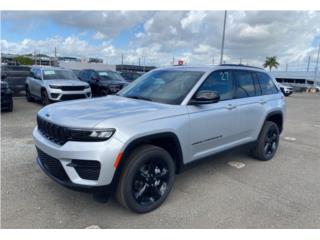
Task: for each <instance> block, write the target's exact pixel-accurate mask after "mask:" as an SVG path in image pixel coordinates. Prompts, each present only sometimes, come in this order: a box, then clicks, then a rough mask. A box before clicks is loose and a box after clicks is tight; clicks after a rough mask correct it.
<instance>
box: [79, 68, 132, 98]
mask: <svg viewBox="0 0 320 240" xmlns="http://www.w3.org/2000/svg"><path fill="white" fill-rule="evenodd" d="M78 78H79V79H80V80H82V81H84V82H87V83H89V84H90V87H91V91H92V94H93V95H96V96H106V95H109V94H115V93H117V92H118V91H119V90H121V89H122V88H123V87H125V86H127V85H128V84H129V83H128V82H127V81H126V80H124V79H123V77H122V76H121V75H120V74H119V73H118V72H115V71H111V70H104V71H102V70H98V71H97V70H92V69H86V70H83V71H81V72H79V74H78Z"/></svg>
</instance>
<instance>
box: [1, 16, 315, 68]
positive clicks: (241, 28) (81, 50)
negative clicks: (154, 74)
mask: <svg viewBox="0 0 320 240" xmlns="http://www.w3.org/2000/svg"><path fill="white" fill-rule="evenodd" d="M223 14H224V12H223V11H158V12H150V11H129V12H126V11H122V12H120V11H108V12H101V11H84V12H81V11H74V12H37V13H35V12H3V14H2V17H1V20H2V21H7V20H11V21H13V22H17V21H23V22H24V23H25V24H20V25H19V24H16V27H17V28H19V26H23V27H25V25H26V24H27V22H28V20H30V19H35V18H36V19H38V20H41V19H51V20H52V21H54V22H55V23H57V24H59V25H61V26H63V27H72V28H76V29H79V32H80V33H81V32H90V31H93V32H95V35H93V36H92V37H93V38H94V39H102V40H108V41H109V42H105V43H103V44H100V45H92V44H90V43H88V42H87V41H84V40H82V39H81V38H79V37H81V36H82V35H81V34H78V36H79V37H77V36H70V37H68V38H62V37H59V36H57V37H51V38H47V39H43V40H37V41H36V40H33V39H25V40H23V41H20V42H11V41H9V40H8V39H7V38H6V36H2V39H3V40H1V47H2V52H16V53H29V52H33V51H34V50H37V49H39V50H40V51H41V52H43V53H47V54H50V55H53V51H54V50H53V49H54V46H57V48H58V52H59V53H60V54H61V55H71V56H96V57H102V58H104V59H109V61H110V59H113V60H111V61H114V62H117V63H119V62H120V59H121V54H122V53H123V54H124V55H125V60H126V61H128V62H132V63H137V62H138V59H139V57H140V59H141V58H142V56H145V57H146V61H147V63H150V64H155V65H163V64H169V63H170V61H172V57H173V56H175V58H176V59H179V58H181V59H184V60H186V62H188V63H212V61H213V59H215V62H216V63H217V61H218V59H219V53H220V46H221V33H222V24H223ZM319 22H320V13H319V12H307V11H303V12H293V11H286V12H283V11H249V12H243V11H228V18H227V26H226V42H225V59H226V60H227V61H229V62H233V63H238V62H239V61H240V58H241V59H242V61H243V63H249V64H257V65H259V66H261V64H262V62H263V61H264V59H265V57H266V56H274V55H275V56H278V57H279V59H280V63H281V64H282V65H285V63H286V62H289V63H290V62H303V61H304V62H306V61H307V58H308V56H309V55H311V56H312V60H313V61H314V60H315V58H316V57H315V56H316V53H317V49H316V47H312V42H314V41H315V39H316V37H317V36H318V39H319V41H320V24H319ZM17 23H18V22H17ZM31 23H34V21H31ZM137 26H143V28H142V29H141V30H140V28H137ZM21 28H22V27H21ZM134 28H136V29H138V31H137V32H136V33H135V34H134V35H133V37H132V39H129V42H130V44H129V45H128V46H127V47H124V48H123V49H119V48H116V47H114V46H113V45H112V44H111V42H112V39H113V38H115V37H116V36H118V34H119V33H120V32H122V31H124V30H128V29H129V30H132V29H134ZM22 33H23V32H22ZM22 33H21V34H22Z"/></svg>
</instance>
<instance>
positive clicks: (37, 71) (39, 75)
mask: <svg viewBox="0 0 320 240" xmlns="http://www.w3.org/2000/svg"><path fill="white" fill-rule="evenodd" d="M34 77H35V79H38V80H41V79H42V78H41V70H40V69H35V71H34Z"/></svg>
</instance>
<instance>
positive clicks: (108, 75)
mask: <svg viewBox="0 0 320 240" xmlns="http://www.w3.org/2000/svg"><path fill="white" fill-rule="evenodd" d="M98 74H99V76H100V78H101V79H102V80H119V81H124V79H123V77H122V76H121V75H120V74H119V73H117V72H112V71H98Z"/></svg>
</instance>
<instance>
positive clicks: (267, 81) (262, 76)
mask: <svg viewBox="0 0 320 240" xmlns="http://www.w3.org/2000/svg"><path fill="white" fill-rule="evenodd" d="M256 74H257V77H258V80H259V83H260V87H261V92H262V95H268V94H275V93H277V92H278V89H277V87H276V85H275V84H274V82H273V81H272V79H271V77H270V76H269V75H268V74H266V73H263V72H257V73H256Z"/></svg>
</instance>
